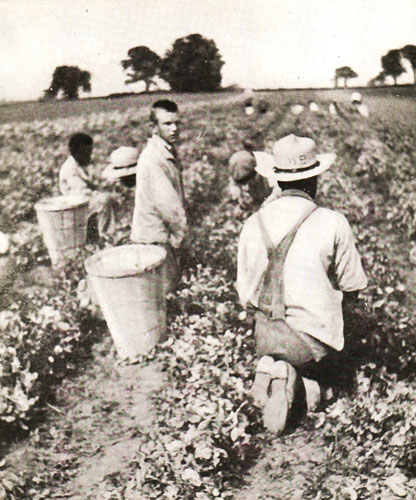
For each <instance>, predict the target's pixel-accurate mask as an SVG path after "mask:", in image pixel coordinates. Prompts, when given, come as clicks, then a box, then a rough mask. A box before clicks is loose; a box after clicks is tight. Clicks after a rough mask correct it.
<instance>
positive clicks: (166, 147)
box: [149, 134, 182, 170]
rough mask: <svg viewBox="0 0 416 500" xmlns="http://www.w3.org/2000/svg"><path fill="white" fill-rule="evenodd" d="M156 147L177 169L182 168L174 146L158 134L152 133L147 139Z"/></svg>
mask: <svg viewBox="0 0 416 500" xmlns="http://www.w3.org/2000/svg"><path fill="white" fill-rule="evenodd" d="M149 140H150V142H151V143H152V144H153V145H154V146H155V147H156V149H157V150H158V151H159V152H160V153H161V154H162V155H163V157H164V158H166V160H168V161H171V162H172V163H173V164H174V165H175V166H176V167H177V168H178V169H179V170H182V167H181V165H180V162H179V161H178V158H177V153H176V149H175V146H173V145H172V144H169V143H167V142H166V141H165V140H164V139H162V138H161V137H160V136H159V135H156V134H153V135H152V137H151V138H150V139H149Z"/></svg>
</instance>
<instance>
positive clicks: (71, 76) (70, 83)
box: [44, 66, 91, 99]
mask: <svg viewBox="0 0 416 500" xmlns="http://www.w3.org/2000/svg"><path fill="white" fill-rule="evenodd" d="M90 79H91V73H90V72H89V71H82V70H81V69H79V68H78V66H57V67H56V68H55V71H54V72H53V75H52V82H51V84H50V86H49V88H48V89H46V90H45V91H44V94H45V98H55V97H56V96H57V95H58V94H59V91H61V90H62V92H63V94H64V96H65V98H66V99H78V93H79V89H80V88H82V90H83V91H84V92H91V83H90Z"/></svg>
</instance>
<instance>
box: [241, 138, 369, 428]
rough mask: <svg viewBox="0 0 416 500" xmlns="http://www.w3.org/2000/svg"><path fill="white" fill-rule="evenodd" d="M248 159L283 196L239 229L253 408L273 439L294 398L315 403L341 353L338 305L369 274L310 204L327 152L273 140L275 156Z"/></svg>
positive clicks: (343, 234) (324, 211) (308, 142)
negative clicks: (251, 323) (249, 321)
mask: <svg viewBox="0 0 416 500" xmlns="http://www.w3.org/2000/svg"><path fill="white" fill-rule="evenodd" d="M254 155H255V157H256V162H257V167H256V170H257V172H258V173H260V174H261V175H263V176H265V177H267V178H268V179H272V180H273V181H274V182H277V183H278V184H279V186H280V188H281V189H282V195H281V197H280V198H278V199H274V200H273V201H270V202H269V203H265V204H264V205H263V206H262V208H260V210H259V211H257V212H256V213H255V214H253V215H252V216H251V217H250V218H249V219H248V220H247V221H246V223H245V224H244V227H243V230H242V232H241V235H240V240H239V245H238V272H237V290H238V293H239V297H240V301H241V303H242V305H243V306H245V307H250V306H252V307H254V308H255V309H256V316H255V318H256V324H255V338H256V348H257V352H258V355H259V357H260V360H259V362H258V365H257V371H256V377H255V380H254V384H253V388H252V394H253V398H254V402H255V404H257V405H258V406H260V407H262V408H263V419H264V424H265V426H266V427H267V428H268V429H269V430H271V431H273V432H276V433H281V432H282V431H283V430H284V429H285V427H286V423H287V421H288V416H289V414H290V410H291V408H292V407H293V406H294V403H296V404H297V402H296V399H297V398H298V396H299V394H300V395H302V396H303V397H304V396H305V394H306V403H307V407H308V409H313V407H314V406H316V405H317V403H318V402H319V399H320V386H319V384H318V382H320V381H321V379H322V373H324V372H325V370H323V367H324V366H328V365H326V363H327V361H328V360H330V359H331V358H334V357H335V358H336V353H337V352H340V351H342V349H343V347H344V333H343V326H344V325H343V314H342V302H343V300H344V301H350V300H355V299H356V298H357V295H358V291H359V290H361V289H363V288H365V287H366V286H367V278H366V276H365V274H364V271H363V269H362V266H361V261H360V256H359V254H358V252H357V249H356V247H355V244H354V237H353V233H352V230H351V227H350V225H349V223H348V221H347V219H346V218H345V217H344V215H342V214H340V213H338V212H335V211H333V210H330V209H328V208H324V207H319V206H317V205H316V203H315V201H314V199H315V195H316V190H317V185H318V175H319V174H322V173H323V172H324V171H325V170H327V169H328V168H329V167H330V166H331V165H332V163H333V162H334V160H335V155H334V154H331V153H327V154H317V152H316V144H315V142H314V141H313V140H312V139H309V138H306V137H297V136H295V135H293V134H291V135H289V136H287V137H284V138H282V139H280V140H279V141H277V142H275V144H274V147H273V155H270V154H267V153H264V152H255V153H254ZM329 366H330V364H329ZM299 375H301V376H302V377H300V376H299ZM324 375H325V377H324V378H326V380H327V381H328V379H329V380H330V379H331V374H328V373H326V374H325V373H324ZM333 375H335V373H334V374H333Z"/></svg>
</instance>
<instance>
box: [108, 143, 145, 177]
mask: <svg viewBox="0 0 416 500" xmlns="http://www.w3.org/2000/svg"><path fill="white" fill-rule="evenodd" d="M138 158H139V151H138V149H136V148H131V147H127V146H121V147H119V148H118V149H116V150H114V151H113V152H112V153H111V155H110V158H109V160H110V164H109V165H108V166H107V167H106V168H105V169H104V170H103V172H102V174H101V176H102V177H103V178H104V179H119V178H120V177H125V176H127V175H134V174H135V173H136V166H137V160H138Z"/></svg>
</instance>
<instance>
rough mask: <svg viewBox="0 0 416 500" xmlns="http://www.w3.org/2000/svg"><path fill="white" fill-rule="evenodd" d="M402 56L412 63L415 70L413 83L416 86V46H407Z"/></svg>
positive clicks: (403, 49)
mask: <svg viewBox="0 0 416 500" xmlns="http://www.w3.org/2000/svg"><path fill="white" fill-rule="evenodd" d="M400 52H401V53H402V56H403V57H404V58H405V59H407V60H408V61H409V62H410V65H411V66H412V69H413V83H414V84H415V85H416V46H414V45H406V46H405V47H403V48H402V50H401V51H400Z"/></svg>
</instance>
